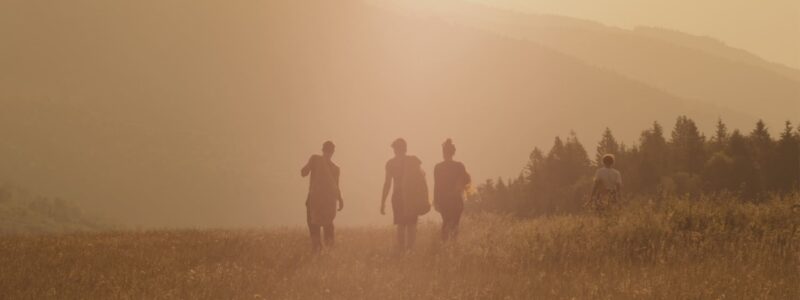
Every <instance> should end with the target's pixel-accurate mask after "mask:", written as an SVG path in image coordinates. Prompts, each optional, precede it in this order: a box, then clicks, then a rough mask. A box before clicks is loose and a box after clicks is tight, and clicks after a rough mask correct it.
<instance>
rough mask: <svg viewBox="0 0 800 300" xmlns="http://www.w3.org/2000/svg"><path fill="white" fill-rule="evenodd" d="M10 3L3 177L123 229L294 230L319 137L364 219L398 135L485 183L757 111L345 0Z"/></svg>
mask: <svg viewBox="0 0 800 300" xmlns="http://www.w3.org/2000/svg"><path fill="white" fill-rule="evenodd" d="M120 5H121V6H120ZM3 6H4V8H5V9H0V20H2V22H5V23H4V24H7V25H13V26H3V27H0V33H3V34H4V36H7V37H8V43H7V44H6V45H5V46H6V47H5V48H3V50H2V51H3V52H4V54H6V55H2V56H0V65H2V66H4V67H5V70H4V73H3V74H0V75H5V76H3V77H0V79H1V80H0V101H2V102H0V103H2V105H3V109H2V110H0V136H3V139H2V140H0V178H12V179H14V181H16V182H20V183H21V184H24V185H25V186H30V187H31V188H35V189H36V190H37V191H43V193H46V194H55V195H65V197H67V198H69V199H82V201H83V202H82V203H81V204H82V206H84V207H90V208H94V209H97V210H101V211H105V212H107V213H108V214H109V215H111V216H113V217H114V218H115V219H119V220H121V221H124V222H126V223H128V224H137V225H151V226H243V225H247V226H255V225H264V224H268V225H278V224H302V223H303V222H304V220H305V218H304V209H303V204H302V203H303V201H304V200H305V191H306V189H307V183H306V182H305V180H304V179H302V178H300V176H299V168H300V167H301V166H302V164H303V163H305V161H306V160H307V159H308V155H310V154H311V153H315V152H318V151H319V145H320V144H321V142H322V141H324V140H326V139H332V140H334V141H335V142H336V143H337V145H338V152H337V154H336V161H337V163H339V164H340V165H341V166H342V172H343V175H342V176H343V179H342V185H343V187H342V189H343V191H345V192H344V193H345V197H346V198H347V208H346V210H345V211H344V212H343V213H342V216H341V220H342V221H341V222H343V223H345V224H364V223H378V222H387V221H386V219H385V218H383V217H381V216H380V215H379V214H377V212H376V208H377V206H376V205H377V203H378V202H377V197H378V196H379V195H380V190H379V189H380V185H381V183H382V180H381V179H382V177H381V176H382V175H383V174H382V172H383V166H384V164H385V161H386V159H388V158H389V156H390V155H391V151H390V149H389V148H388V144H389V143H390V142H391V140H392V139H394V138H397V137H400V136H402V137H405V138H407V139H408V140H409V143H410V149H411V151H412V152H413V153H414V154H416V155H419V156H420V157H421V158H422V159H423V161H424V162H425V166H426V167H429V166H431V165H432V164H433V163H434V162H435V161H437V160H439V159H440V157H441V154H440V149H439V144H440V143H441V142H442V141H443V140H444V139H445V138H447V137H452V138H454V139H455V140H456V143H457V144H458V147H459V156H458V157H459V159H461V160H463V161H465V162H467V164H468V166H469V169H470V172H471V173H472V174H473V177H474V178H476V180H482V179H483V178H489V177H495V176H498V175H502V176H515V175H517V174H518V173H519V172H520V169H519V166H521V165H523V164H524V162H525V160H526V159H527V157H528V155H529V153H530V151H531V150H532V149H533V147H534V146H541V147H547V146H549V145H550V144H551V143H552V141H553V138H554V137H555V136H556V135H562V136H563V135H565V134H568V133H569V132H570V130H575V131H576V132H577V133H578V134H579V135H580V136H581V138H582V140H583V141H584V143H585V145H586V146H587V148H589V149H591V147H592V145H593V144H594V141H596V139H597V137H599V136H600V133H601V132H602V130H603V128H604V127H606V126H608V127H611V128H612V129H613V130H614V132H615V134H617V136H618V138H619V139H620V140H623V141H632V140H634V139H636V138H638V136H639V133H640V132H639V130H641V128H645V127H646V126H648V125H649V124H651V123H652V122H653V121H654V120H658V121H660V122H662V123H663V124H664V125H665V127H667V128H669V127H671V124H672V122H673V121H674V119H675V118H676V117H677V116H678V115H684V114H685V115H689V116H690V117H692V118H695V119H696V120H697V121H698V124H699V125H700V126H701V128H703V129H704V130H707V131H708V130H710V129H711V128H712V127H711V126H712V123H713V122H714V121H715V120H716V118H717V117H719V116H722V117H723V118H724V119H725V120H726V122H728V123H729V125H731V127H739V128H745V127H748V128H749V126H751V124H753V123H754V122H755V117H753V116H750V115H747V114H742V113H737V112H734V111H731V110H729V109H727V108H725V107H724V106H715V105H710V104H707V103H704V102H700V101H693V100H686V99H683V98H681V97H678V96H675V95H674V94H673V93H671V92H670V90H668V89H663V88H661V89H659V88H657V87H653V86H651V85H648V84H644V83H642V82H643V81H639V80H638V78H632V77H629V76H623V75H620V73H618V72H616V71H615V70H610V69H608V68H601V67H597V66H593V65H592V64H589V63H586V62H585V61H584V60H581V59H577V58H575V57H573V56H571V55H568V54H564V53H562V52H559V51H554V50H553V49H551V48H550V47H547V46H542V45H540V44H539V43H538V42H533V41H531V40H529V39H514V38H509V37H505V36H501V35H498V34H495V33H490V32H485V31H480V30H474V29H471V28H467V27H465V26H461V25H452V24H447V23H445V22H441V21H439V20H431V19H425V18H418V17H408V16H401V15H398V14H397V13H394V12H391V11H387V10H384V9H379V8H374V7H371V6H367V5H364V4H362V3H360V2H354V1H353V2H351V1H337V2H331V1H295V0H292V1H289V0H283V1H277V0H276V1H266V2H235V3H233V2H231V3H225V4H222V3H218V2H215V1H184V2H181V1H178V2H163V3H161V2H159V3H158V4H156V3H152V2H125V3H124V4H118V3H112V2H107V1H101V0H82V1H78V2H70V3H66V2H64V3H61V2H59V3H52V4H50V5H47V6H42V5H39V4H36V3H34V2H13V3H4V4H3ZM12 12H17V13H12ZM18 12H26V13H18ZM31 15H37V16H42V20H44V21H42V22H35V23H31V22H29V17H30V16H31ZM23 25H24V26H23ZM12 28H15V29H12ZM654 70H657V69H654ZM8 74H13V76H11V75H8ZM754 113H758V112H757V111H756V112H754Z"/></svg>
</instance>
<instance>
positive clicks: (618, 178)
mask: <svg viewBox="0 0 800 300" xmlns="http://www.w3.org/2000/svg"><path fill="white" fill-rule="evenodd" d="M594 180H595V181H600V183H601V184H602V185H603V187H605V188H606V189H607V190H616V189H617V184H620V185H621V184H622V175H621V174H620V173H619V171H617V170H615V169H613V168H606V167H602V168H600V169H597V172H596V173H595V174H594Z"/></svg>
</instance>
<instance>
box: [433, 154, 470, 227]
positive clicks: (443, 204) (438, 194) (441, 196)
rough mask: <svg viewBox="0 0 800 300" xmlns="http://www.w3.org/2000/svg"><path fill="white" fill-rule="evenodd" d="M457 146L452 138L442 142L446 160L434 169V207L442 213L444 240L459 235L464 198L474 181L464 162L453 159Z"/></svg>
mask: <svg viewBox="0 0 800 300" xmlns="http://www.w3.org/2000/svg"><path fill="white" fill-rule="evenodd" d="M455 154H456V146H455V145H453V141H452V140H451V139H447V140H446V141H445V142H444V144H442V155H443V156H444V161H443V162H440V163H438V164H437V165H436V167H435V168H434V169H433V178H434V184H433V207H435V208H436V211H438V212H439V213H440V214H441V215H442V240H444V241H447V240H449V239H454V238H455V237H456V235H458V223H459V221H460V220H461V213H462V212H463V211H464V198H465V195H466V191H467V189H468V187H469V184H470V183H471V182H472V180H471V178H470V176H469V173H467V169H466V168H465V167H464V164H463V163H461V162H457V161H454V160H453V156H455Z"/></svg>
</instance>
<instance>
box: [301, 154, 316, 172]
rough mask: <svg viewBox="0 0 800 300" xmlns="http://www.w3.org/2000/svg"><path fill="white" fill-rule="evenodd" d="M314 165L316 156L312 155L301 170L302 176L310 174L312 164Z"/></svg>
mask: <svg viewBox="0 0 800 300" xmlns="http://www.w3.org/2000/svg"><path fill="white" fill-rule="evenodd" d="M313 165H314V156H313V155H312V156H311V158H309V159H308V162H307V163H306V165H305V166H303V169H301V170H300V176H302V177H306V176H308V174H309V173H311V166H313Z"/></svg>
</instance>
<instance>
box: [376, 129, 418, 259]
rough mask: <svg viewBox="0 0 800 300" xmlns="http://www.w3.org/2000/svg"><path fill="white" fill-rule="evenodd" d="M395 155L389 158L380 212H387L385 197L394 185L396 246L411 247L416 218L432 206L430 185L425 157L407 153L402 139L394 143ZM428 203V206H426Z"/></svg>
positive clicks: (393, 211)
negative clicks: (426, 178)
mask: <svg viewBox="0 0 800 300" xmlns="http://www.w3.org/2000/svg"><path fill="white" fill-rule="evenodd" d="M392 148H393V149H394V155H395V156H394V158H392V159H390V160H389V161H388V162H386V178H385V180H384V183H383V196H382V198H381V214H386V198H387V197H388V195H389V190H390V189H392V186H394V188H393V189H392V213H393V216H394V224H395V225H397V249H398V250H399V251H401V252H402V251H407V250H410V249H411V248H412V247H413V246H414V241H415V240H416V236H417V220H418V218H419V216H420V215H422V214H425V213H426V212H428V211H429V210H430V204H429V203H428V187H427V185H426V183H425V173H424V172H423V171H422V161H420V160H419V158H417V157H416V156H409V155H406V150H407V145H406V141H405V140H403V139H397V140H395V141H394V142H393V143H392ZM426 205H427V207H425V206H426Z"/></svg>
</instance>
